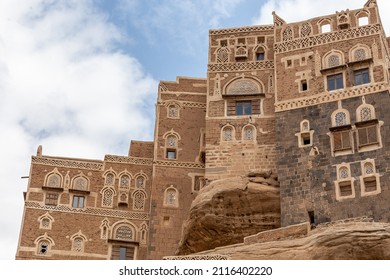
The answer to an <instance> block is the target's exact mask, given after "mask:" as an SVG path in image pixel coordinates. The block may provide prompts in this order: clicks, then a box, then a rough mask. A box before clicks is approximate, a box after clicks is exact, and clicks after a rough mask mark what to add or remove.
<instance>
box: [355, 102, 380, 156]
mask: <svg viewBox="0 0 390 280" xmlns="http://www.w3.org/2000/svg"><path fill="white" fill-rule="evenodd" d="M362 100H363V103H362V104H361V105H360V106H359V107H358V108H357V109H356V121H357V122H356V123H355V125H356V128H357V142H358V149H359V151H366V150H373V149H378V148H380V147H382V137H381V131H380V126H381V125H382V124H383V122H380V121H378V120H377V117H376V113H375V108H374V106H372V105H371V104H367V103H366V101H365V98H364V97H363V98H362Z"/></svg>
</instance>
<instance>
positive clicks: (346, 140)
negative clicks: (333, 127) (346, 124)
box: [332, 130, 352, 151]
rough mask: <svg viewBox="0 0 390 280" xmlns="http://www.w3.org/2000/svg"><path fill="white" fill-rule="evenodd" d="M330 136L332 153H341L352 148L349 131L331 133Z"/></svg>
mask: <svg viewBox="0 0 390 280" xmlns="http://www.w3.org/2000/svg"><path fill="white" fill-rule="evenodd" d="M332 135H333V149H334V151H342V150H347V149H351V148H352V146H351V139H350V133H349V130H344V131H337V132H333V133H332Z"/></svg>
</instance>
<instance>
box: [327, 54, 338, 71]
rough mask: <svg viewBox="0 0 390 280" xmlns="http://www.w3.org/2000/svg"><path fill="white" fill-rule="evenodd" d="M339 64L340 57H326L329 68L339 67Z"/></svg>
mask: <svg viewBox="0 0 390 280" xmlns="http://www.w3.org/2000/svg"><path fill="white" fill-rule="evenodd" d="M340 64H341V62H340V56H338V55H335V54H333V55H330V56H329V57H328V67H329V68H331V67H336V66H339V65H340Z"/></svg>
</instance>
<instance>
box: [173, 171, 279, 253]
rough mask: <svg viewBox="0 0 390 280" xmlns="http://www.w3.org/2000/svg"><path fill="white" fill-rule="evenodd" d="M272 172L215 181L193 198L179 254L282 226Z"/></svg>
mask: <svg viewBox="0 0 390 280" xmlns="http://www.w3.org/2000/svg"><path fill="white" fill-rule="evenodd" d="M279 197H280V196H279V186H278V182H277V181H276V178H275V177H273V176H272V174H271V172H269V171H255V172H251V173H250V174H248V177H236V178H230V179H222V180H217V181H215V182H212V183H211V184H210V185H209V186H207V187H205V188H203V189H202V190H201V191H200V192H199V194H198V196H197V197H196V199H195V200H194V201H193V203H192V206H191V210H190V215H189V218H188V219H187V221H186V222H185V224H184V228H183V233H182V238H181V241H180V245H179V249H178V250H177V252H176V254H177V255H186V254H192V253H196V252H200V251H204V250H210V249H213V248H216V247H218V246H226V245H231V244H236V243H242V242H243V240H244V237H245V236H249V235H253V234H256V233H258V232H262V231H265V230H270V229H275V228H278V227H280V198H279Z"/></svg>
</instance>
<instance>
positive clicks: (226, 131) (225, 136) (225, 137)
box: [222, 125, 235, 142]
mask: <svg viewBox="0 0 390 280" xmlns="http://www.w3.org/2000/svg"><path fill="white" fill-rule="evenodd" d="M233 140H235V133H234V127H233V126H231V125H226V126H224V127H223V128H222V141H226V142H229V141H233Z"/></svg>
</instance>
